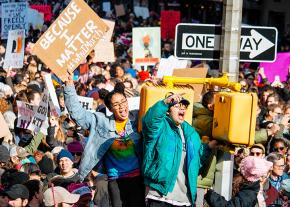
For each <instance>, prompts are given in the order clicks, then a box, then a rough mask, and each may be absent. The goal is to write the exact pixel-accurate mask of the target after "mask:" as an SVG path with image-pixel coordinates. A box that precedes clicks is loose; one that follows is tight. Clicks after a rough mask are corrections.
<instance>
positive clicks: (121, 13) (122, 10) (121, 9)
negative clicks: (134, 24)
mask: <svg viewBox="0 0 290 207" xmlns="http://www.w3.org/2000/svg"><path fill="white" fill-rule="evenodd" d="M115 11H116V16H117V17H121V16H124V15H125V14H126V13H125V7H124V4H119V5H117V4H116V5H115Z"/></svg>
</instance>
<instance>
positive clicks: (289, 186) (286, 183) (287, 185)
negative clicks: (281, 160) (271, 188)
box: [281, 179, 290, 193]
mask: <svg viewBox="0 0 290 207" xmlns="http://www.w3.org/2000/svg"><path fill="white" fill-rule="evenodd" d="M281 189H282V190H285V191H286V192H288V193H290V179H285V180H283V181H282V183H281Z"/></svg>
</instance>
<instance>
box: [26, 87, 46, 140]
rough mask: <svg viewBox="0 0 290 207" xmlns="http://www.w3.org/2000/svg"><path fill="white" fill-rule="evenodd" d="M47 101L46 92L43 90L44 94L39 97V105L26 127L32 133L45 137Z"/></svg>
mask: <svg viewBox="0 0 290 207" xmlns="http://www.w3.org/2000/svg"><path fill="white" fill-rule="evenodd" d="M48 101H49V95H48V90H47V89H46V88H45V89H44V92H43V94H42V97H41V101H40V104H39V106H38V108H37V110H36V112H35V114H34V116H33V117H32V119H31V122H30V124H29V126H28V129H29V130H31V131H33V132H39V131H40V132H41V133H43V134H44V135H47V128H48V118H47V113H48Z"/></svg>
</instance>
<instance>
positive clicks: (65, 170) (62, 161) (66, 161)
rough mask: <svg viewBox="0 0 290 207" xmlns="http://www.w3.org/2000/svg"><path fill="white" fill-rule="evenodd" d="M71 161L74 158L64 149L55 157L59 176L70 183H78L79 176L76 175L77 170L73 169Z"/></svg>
mask: <svg viewBox="0 0 290 207" xmlns="http://www.w3.org/2000/svg"><path fill="white" fill-rule="evenodd" d="M73 161H74V157H73V156H72V154H71V153H70V152H69V151H67V150H65V149H62V150H61V151H60V152H59V153H58V155H57V164H58V167H59V171H60V175H61V176H62V177H63V178H65V179H67V180H70V181H72V182H78V181H79V176H78V174H77V169H74V168H73V164H74V163H73Z"/></svg>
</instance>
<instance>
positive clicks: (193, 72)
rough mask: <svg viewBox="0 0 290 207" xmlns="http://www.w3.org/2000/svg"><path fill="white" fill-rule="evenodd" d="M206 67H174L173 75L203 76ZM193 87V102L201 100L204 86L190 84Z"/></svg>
mask: <svg viewBox="0 0 290 207" xmlns="http://www.w3.org/2000/svg"><path fill="white" fill-rule="evenodd" d="M207 70H208V69H207V68H186V69H174V70H173V74H172V75H173V76H176V77H187V78H188V77H190V78H205V77H206V74H207ZM190 85H191V86H192V87H193V88H194V102H200V101H201V93H202V89H203V87H204V85H203V84H190Z"/></svg>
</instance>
